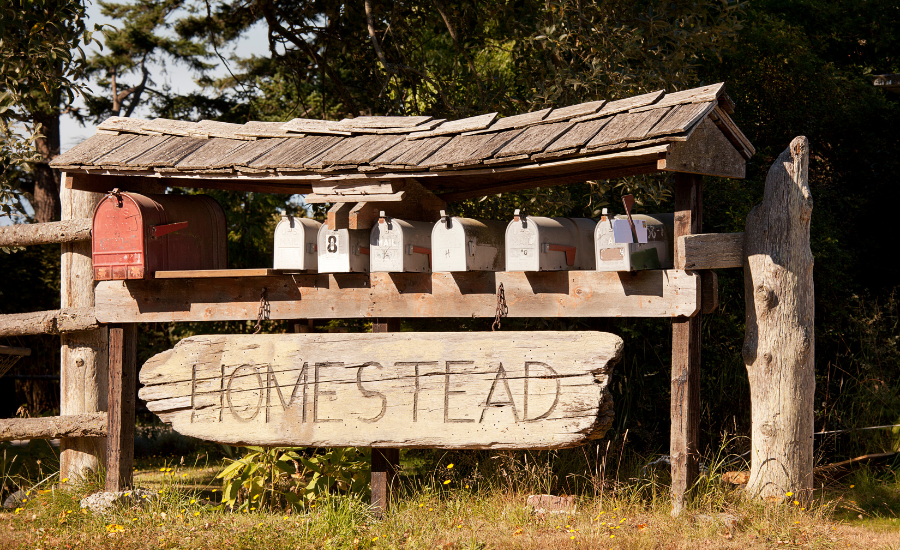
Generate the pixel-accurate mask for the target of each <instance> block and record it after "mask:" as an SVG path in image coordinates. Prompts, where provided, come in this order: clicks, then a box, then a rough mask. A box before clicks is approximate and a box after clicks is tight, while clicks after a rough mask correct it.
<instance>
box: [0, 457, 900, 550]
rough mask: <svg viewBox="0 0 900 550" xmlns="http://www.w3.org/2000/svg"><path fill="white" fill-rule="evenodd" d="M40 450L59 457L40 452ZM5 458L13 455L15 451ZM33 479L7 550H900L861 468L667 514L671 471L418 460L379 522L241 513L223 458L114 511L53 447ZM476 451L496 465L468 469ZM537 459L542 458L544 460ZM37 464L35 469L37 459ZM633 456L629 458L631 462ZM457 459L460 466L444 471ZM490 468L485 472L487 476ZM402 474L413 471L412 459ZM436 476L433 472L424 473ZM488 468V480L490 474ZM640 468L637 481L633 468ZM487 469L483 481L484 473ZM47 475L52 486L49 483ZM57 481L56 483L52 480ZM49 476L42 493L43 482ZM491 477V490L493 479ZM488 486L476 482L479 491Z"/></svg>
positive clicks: (349, 500) (161, 474) (892, 522)
mask: <svg viewBox="0 0 900 550" xmlns="http://www.w3.org/2000/svg"><path fill="white" fill-rule="evenodd" d="M43 445H44V448H45V449H49V447H47V445H46V444H45V443H44V444H43ZM6 451H7V463H8V462H9V458H10V452H11V449H10V448H7V449H6ZM17 451H18V453H20V454H21V457H22V458H20V459H21V460H22V461H23V462H22V463H21V464H20V465H19V467H20V468H24V470H22V472H27V473H28V476H27V477H26V476H25V475H23V474H22V473H17V474H14V478H11V477H10V476H9V475H6V473H7V472H8V471H9V470H10V467H9V466H5V469H4V471H3V472H0V475H4V479H5V481H6V482H7V483H10V482H11V481H13V480H15V481H17V482H18V483H21V484H22V485H26V486H28V487H32V488H33V489H34V490H33V492H32V494H31V495H30V496H29V500H28V502H25V503H23V504H22V505H21V507H20V509H18V510H9V511H3V512H0V548H3V549H26V548H27V549H34V548H40V549H48V548H60V549H68V548H79V549H80V548H91V549H93V548H98V549H106V548H108V549H115V550H125V549H156V548H164V549H182V548H185V549H187V548H228V549H253V550H257V549H259V548H266V549H282V548H283V549H290V550H295V549H303V548H404V549H417V548H444V549H450V548H453V549H463V548H485V549H487V548H553V549H559V550H562V549H569V548H628V549H632V548H633V549H644V548H646V549H656V548H667V549H668V548H673V549H681V548H698V547H702V548H709V549H712V548H735V549H737V548H741V549H743V548H752V549H756V548H759V549H762V548H781V547H785V548H814V549H817V548H823V549H832V548H834V549H838V548H841V549H843V548H854V549H855V548H860V549H862V548H865V549H875V548H885V549H891V550H900V519H898V517H897V516H898V515H900V476H898V475H897V473H896V470H893V471H892V470H890V469H887V470H884V469H883V470H877V471H876V470H860V471H858V472H856V473H855V474H854V475H853V477H850V478H848V479H847V480H845V481H844V482H842V483H832V484H831V485H826V486H825V487H823V488H821V489H819V490H817V492H816V495H815V499H814V502H813V503H812V504H811V505H810V506H809V509H807V508H806V507H805V506H800V505H799V504H798V505H794V504H793V502H791V501H788V502H787V503H784V504H777V505H775V504H764V503H760V502H757V501H751V500H749V499H747V498H745V497H744V496H743V493H742V491H740V490H737V489H733V488H731V487H730V486H729V485H727V484H723V483H721V482H720V481H719V479H718V476H717V475H715V474H713V475H711V476H710V477H708V478H704V479H703V480H702V482H701V483H700V484H698V487H697V494H696V496H695V498H694V501H693V504H692V507H691V508H690V509H689V510H688V511H687V513H685V514H683V515H681V516H680V517H678V518H672V517H671V516H670V514H669V509H670V508H669V502H668V493H667V487H666V480H665V475H664V473H663V474H662V475H660V476H658V477H656V476H654V475H653V474H650V475H649V477H640V476H639V475H637V472H639V471H640V468H633V467H631V466H632V465H634V464H637V461H636V460H635V459H634V458H633V457H631V458H629V457H627V456H626V458H625V459H624V460H620V462H623V463H624V464H622V465H621V466H616V469H617V470H620V471H619V474H618V477H619V479H620V481H616V477H617V474H616V473H615V472H614V471H610V472H608V473H605V474H604V472H602V471H600V472H598V471H596V470H595V471H594V473H593V474H580V475H574V474H567V475H559V474H558V473H556V474H555V473H554V472H555V471H556V472H558V470H554V466H553V464H552V463H551V459H552V458H553V457H557V458H556V459H557V460H559V458H558V455H554V454H552V453H543V454H537V453H533V454H514V453H493V454H491V453H483V454H481V455H473V454H472V453H456V454H449V455H445V454H440V453H435V454H434V455H433V456H431V457H430V458H429V456H428V455H425V457H426V458H424V459H423V458H422V456H423V455H421V454H417V455H411V456H410V457H409V459H408V462H409V464H408V465H407V466H408V467H407V470H408V471H409V472H415V475H405V476H400V477H399V478H398V486H397V493H398V494H399V495H400V496H399V498H398V499H397V500H396V501H395V502H394V503H393V506H392V508H391V509H390V511H389V512H388V513H386V514H385V515H384V516H383V517H382V518H377V517H375V515H373V513H372V511H371V510H370V508H369V506H368V504H367V503H366V502H363V501H361V500H360V499H358V498H353V497H336V496H334V497H327V498H323V499H321V500H319V501H318V503H317V504H316V505H315V507H312V508H309V509H308V510H307V511H305V512H302V513H295V512H292V511H288V512H284V511H260V510H254V511H252V512H248V513H231V512H229V511H226V510H223V509H222V507H221V506H218V502H219V499H220V497H221V492H219V491H218V489H219V488H220V485H219V483H218V482H216V481H215V480H214V477H215V474H216V473H217V472H218V471H219V469H220V467H221V460H220V459H219V458H218V457H215V456H213V458H210V456H211V455H209V454H205V453H200V454H197V455H195V456H194V457H193V458H192V459H190V460H187V459H186V458H185V459H183V458H181V457H178V456H172V457H166V456H148V457H144V458H141V459H139V460H138V462H137V468H136V471H135V482H136V484H137V485H139V486H142V487H147V488H151V489H154V490H158V491H159V492H160V495H159V496H158V497H157V498H153V499H149V500H148V501H146V502H144V503H142V504H138V505H135V506H132V507H120V508H117V509H114V510H112V511H111V512H109V513H107V514H106V515H99V514H92V513H86V512H83V511H82V510H81V509H80V506H79V501H80V499H81V498H82V497H84V496H85V495H87V494H90V493H92V492H95V491H97V490H99V489H100V485H101V484H100V478H99V477H97V478H96V479H88V480H84V481H79V482H73V481H71V480H65V481H63V480H59V479H57V478H56V477H55V476H54V475H53V474H52V472H49V471H48V469H51V468H52V466H53V463H52V461H53V453H52V450H49V451H47V450H42V448H41V447H40V444H35V443H32V444H31V445H29V446H24V447H21V448H19V449H17ZM472 456H479V457H480V458H481V459H486V460H485V461H483V462H482V463H481V465H480V466H479V467H480V469H478V468H473V467H468V466H471V465H467V464H466V460H472V461H473V462H474V461H475V459H472V458H471V457H472ZM541 458H543V459H545V460H541ZM38 460H40V461H41V463H40V464H38V463H37V461H38ZM629 460H631V462H630V463H629ZM451 461H453V462H455V463H456V464H455V467H453V468H448V466H449V464H451ZM485 463H488V464H489V466H490V468H488V467H487V466H486V465H485ZM405 465H406V464H405ZM428 468H430V470H429V469H428ZM488 470H489V471H488ZM631 471H633V472H635V476H634V477H631V478H627V476H626V475H625V474H624V473H623V472H631ZM479 472H486V473H482V474H479ZM41 476H43V477H41ZM47 478H49V479H47ZM41 479H45V480H46V481H44V483H43V484H41V485H38V486H36V483H37V482H39V481H40V480H41ZM487 480H489V481H487ZM479 481H480V482H479ZM566 485H568V486H571V487H579V488H580V489H579V490H578V499H577V508H575V509H574V510H572V511H571V512H570V513H565V514H535V513H533V512H532V511H530V510H528V509H526V507H525V499H526V497H527V495H528V494H529V492H531V491H532V490H546V489H548V488H550V489H554V488H555V489H556V492H559V487H561V486H566Z"/></svg>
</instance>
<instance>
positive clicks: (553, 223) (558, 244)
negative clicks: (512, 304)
mask: <svg viewBox="0 0 900 550" xmlns="http://www.w3.org/2000/svg"><path fill="white" fill-rule="evenodd" d="M595 226H596V222H595V221H594V220H591V219H588V218H545V217H540V216H520V217H519V220H518V221H516V220H513V221H511V222H510V223H509V225H508V226H507V227H506V270H507V271H570V270H585V269H594V265H595V261H594V242H593V241H594V227H595ZM573 248H574V250H572V249H573ZM567 254H568V255H569V257H567ZM572 254H574V258H572ZM570 259H571V260H572V262H571V264H570V262H569V260H570Z"/></svg>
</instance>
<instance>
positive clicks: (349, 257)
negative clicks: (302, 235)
mask: <svg viewBox="0 0 900 550" xmlns="http://www.w3.org/2000/svg"><path fill="white" fill-rule="evenodd" d="M316 248H317V249H318V250H317V251H316V254H318V256H319V258H318V260H319V273H368V272H369V232H368V231H366V230H365V229H328V226H327V225H324V224H323V225H322V226H321V227H320V228H319V234H318V238H317V243H316Z"/></svg>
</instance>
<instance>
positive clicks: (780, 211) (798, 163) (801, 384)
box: [742, 137, 816, 502]
mask: <svg viewBox="0 0 900 550" xmlns="http://www.w3.org/2000/svg"><path fill="white" fill-rule="evenodd" d="M808 165H809V142H808V141H807V139H806V138H805V137H797V138H794V140H793V141H791V144H790V147H788V149H787V150H786V151H784V152H782V153H781V155H780V156H779V157H778V159H777V160H776V161H775V163H774V164H772V167H771V168H770V169H769V173H768V175H767V176H766V188H765V192H764V194H763V200H762V202H761V203H760V204H758V205H756V206H755V207H753V210H751V211H750V214H748V215H747V226H746V232H745V233H744V235H745V240H744V254H745V256H744V300H745V302H746V309H747V323H746V328H745V330H746V335H745V338H744V348H743V350H742V353H743V356H744V364H745V365H746V366H747V374H748V376H749V378H750V405H751V409H752V419H753V424H752V428H751V433H752V438H751V447H750V448H751V451H752V452H751V455H750V480H749V481H748V482H747V491H748V492H749V493H750V494H751V495H754V496H758V497H762V498H766V499H771V500H782V499H784V498H785V493H794V495H796V496H795V497H794V498H797V499H799V500H800V501H801V502H808V501H809V499H810V498H811V497H812V489H813V431H814V430H813V427H814V425H813V424H814V414H813V413H814V407H813V398H814V397H815V388H816V372H815V324H814V317H815V303H814V288H813V255H812V252H811V250H810V246H809V225H810V218H811V217H812V208H813V200H812V195H811V194H810V191H809V179H808Z"/></svg>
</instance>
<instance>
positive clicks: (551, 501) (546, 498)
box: [525, 495, 577, 514]
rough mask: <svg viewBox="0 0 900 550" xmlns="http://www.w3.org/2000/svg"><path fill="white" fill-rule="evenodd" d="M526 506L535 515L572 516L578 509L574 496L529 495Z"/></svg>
mask: <svg viewBox="0 0 900 550" xmlns="http://www.w3.org/2000/svg"><path fill="white" fill-rule="evenodd" d="M525 505H526V506H528V507H530V508H531V509H532V510H533V511H534V513H535V514H547V513H549V514H570V513H572V512H574V511H575V509H576V508H577V506H576V505H575V497H574V496H563V497H558V496H555V495H528V498H527V499H526V500H525Z"/></svg>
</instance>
